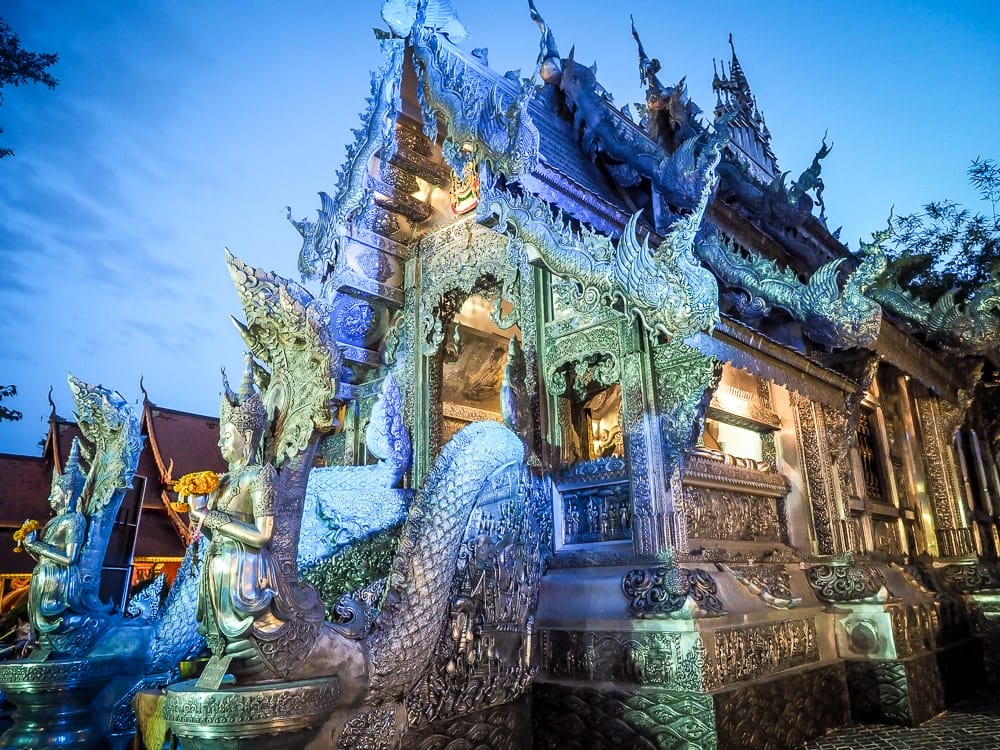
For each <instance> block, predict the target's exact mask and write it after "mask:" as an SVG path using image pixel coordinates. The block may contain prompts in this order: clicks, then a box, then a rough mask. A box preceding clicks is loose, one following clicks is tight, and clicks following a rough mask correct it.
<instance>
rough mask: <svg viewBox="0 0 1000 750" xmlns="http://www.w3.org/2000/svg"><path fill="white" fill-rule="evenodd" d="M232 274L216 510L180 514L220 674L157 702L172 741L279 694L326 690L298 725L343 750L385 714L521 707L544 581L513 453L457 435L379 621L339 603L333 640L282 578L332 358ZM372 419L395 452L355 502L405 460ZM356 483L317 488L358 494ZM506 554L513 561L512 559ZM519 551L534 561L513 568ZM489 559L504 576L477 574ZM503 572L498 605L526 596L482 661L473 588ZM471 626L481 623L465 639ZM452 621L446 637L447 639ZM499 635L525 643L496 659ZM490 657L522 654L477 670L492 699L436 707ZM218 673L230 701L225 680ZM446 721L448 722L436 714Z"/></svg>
mask: <svg viewBox="0 0 1000 750" xmlns="http://www.w3.org/2000/svg"><path fill="white" fill-rule="evenodd" d="M227 261H228V263H229V268H230V273H231V275H232V276H233V278H234V281H235V283H236V286H237V289H238V292H239V294H240V297H241V301H242V303H243V307H244V311H245V313H246V317H247V323H246V324H239V323H238V324H237V325H238V327H239V328H240V331H241V332H242V334H243V337H244V340H245V341H246V343H247V345H248V346H249V348H250V350H251V352H252V353H253V355H254V358H255V361H254V362H253V363H252V367H248V369H247V375H246V376H245V378H244V381H243V384H242V386H241V387H240V389H239V392H238V393H233V392H232V391H230V390H229V388H228V386H227V388H226V394H225V395H224V397H223V402H222V408H221V419H220V440H219V445H220V448H221V450H222V453H223V456H224V458H225V459H226V460H227V462H228V463H229V472H228V473H227V474H226V475H224V476H223V477H222V478H221V480H220V482H219V485H218V486H217V487H216V488H215V489H214V490H213V491H212V492H211V493H208V494H207V495H203V496H198V497H191V498H190V499H189V503H190V505H191V515H192V518H193V520H194V522H195V523H196V525H197V528H198V530H199V532H200V534H202V535H204V536H205V537H206V538H207V539H208V540H209V543H208V552H207V555H206V559H205V562H204V564H203V567H202V573H201V582H200V589H199V601H198V621H199V624H198V627H199V629H200V630H201V632H203V633H204V634H205V636H206V640H207V642H208V644H209V646H210V648H211V649H212V652H213V661H214V662H215V664H214V665H213V664H212V663H210V664H209V666H208V667H206V671H205V675H203V677H202V679H201V681H200V682H199V683H198V684H197V685H195V686H194V687H189V686H188V683H185V684H183V685H180V686H175V687H174V688H171V690H170V691H168V697H167V703H166V706H165V709H164V716H165V718H166V719H167V721H168V723H170V724H171V726H172V727H174V729H175V731H176V732H178V734H180V735H181V737H182V740H183V741H184V742H185V743H187V741H188V740H187V739H185V737H189V736H195V735H197V733H198V731H201V730H199V729H198V728H196V727H194V725H193V724H191V723H190V722H191V715H192V713H191V711H192V710H195V711H197V710H200V709H197V708H194V709H192V706H194V703H193V701H201V704H199V705H206V704H205V701H207V702H208V704H211V703H212V701H213V700H217V701H224V700H225V699H226V698H227V697H233V696H236V698H234V699H240V700H242V698H241V697H240V696H244V695H247V694H249V693H254V691H258V693H265V692H267V691H272V692H273V691H278V692H280V691H281V690H283V689H285V688H284V687H283V686H289V687H288V689H292V690H294V689H296V686H301V685H307V686H311V687H312V688H315V687H316V686H317V685H323V684H326V685H334V684H335V685H336V688H335V689H331V690H327V691H326V692H323V693H321V695H322V698H323V699H322V700H320V701H318V703H323V700H325V701H326V703H325V704H324V706H318V705H312V706H310V710H313V711H314V712H315V713H316V716H317V718H316V721H315V723H322V722H324V721H327V719H328V718H329V716H330V715H334V714H336V715H335V716H334V719H330V721H332V722H334V723H335V725H336V726H331V728H330V731H331V732H332V733H333V735H337V733H338V732H339V733H340V734H341V735H342V736H341V740H340V741H341V745H340V746H342V747H352V746H355V745H354V744H353V743H355V742H357V741H359V740H358V738H359V737H361V736H362V735H364V733H365V732H366V731H367V730H366V729H365V726H366V723H365V717H367V716H368V715H369V714H370V713H371V711H373V710H375V709H379V710H384V709H385V707H387V706H388V707H389V710H393V711H395V710H398V711H399V712H400V715H404V714H405V715H406V717H407V718H406V719H403V720H401V722H400V723H402V724H404V725H407V726H416V725H419V724H421V722H423V723H427V722H428V721H432V720H434V719H436V718H438V717H439V716H441V715H449V712H451V713H454V712H455V711H456V710H462V711H469V710H475V709H476V708H477V707H482V706H483V705H490V704H491V703H493V702H496V701H497V700H498V696H503V697H504V700H511V699H513V698H516V697H517V695H518V694H520V692H521V691H523V690H524V688H525V686H526V685H527V681H528V679H529V678H530V675H531V674H532V672H531V669H530V667H529V660H528V653H529V651H530V630H531V626H530V622H529V621H530V613H531V612H532V611H533V608H534V596H535V595H536V592H537V582H538V579H539V578H540V575H541V556H540V553H539V549H540V543H541V542H540V540H541V535H540V533H539V532H538V524H537V523H536V516H535V513H536V509H538V508H541V507H542V506H543V504H544V503H543V502H542V500H541V499H542V498H543V497H546V495H545V492H546V485H545V484H544V483H543V481H542V480H541V479H540V478H538V477H535V476H532V474H531V472H530V471H529V470H528V469H527V467H526V466H525V463H524V456H525V449H524V444H523V443H522V441H521V440H520V438H518V437H517V435H515V434H514V433H513V432H511V431H510V430H509V429H508V428H506V427H503V426H501V425H499V424H495V423H475V424H472V425H470V426H468V427H466V428H465V429H463V430H461V431H460V432H459V433H458V434H457V435H456V436H455V437H454V438H453V439H452V440H451V441H450V442H449V443H448V444H447V445H445V446H444V448H443V449H442V450H441V453H440V454H439V456H438V458H437V460H436V462H435V464H434V466H433V468H432V471H431V472H430V474H429V476H428V478H427V480H426V482H425V484H424V486H423V487H422V488H420V489H419V490H418V491H416V493H415V494H414V496H413V501H412V504H411V506H410V509H409V512H408V514H407V516H406V521H405V523H404V525H403V528H402V531H401V532H400V540H399V543H398V548H397V552H396V555H395V559H394V562H393V564H392V567H391V572H390V575H389V578H388V581H387V584H386V588H385V595H384V597H383V598H382V600H381V601H380V602H378V603H377V605H376V609H377V610H378V614H377V616H376V617H375V618H374V621H371V622H370V621H369V620H368V619H367V618H366V617H364V616H362V614H361V612H362V609H363V607H362V606H361V604H360V603H357V602H355V603H354V605H355V606H351V602H350V601H349V600H348V601H347V602H346V604H345V606H339V607H332V608H331V609H332V610H333V612H334V617H335V618H336V617H338V616H339V618H340V619H341V620H342V621H341V622H331V621H327V620H325V619H324V602H323V601H322V600H321V599H320V598H319V596H318V594H317V593H316V591H315V590H314V589H313V588H312V587H311V586H310V585H309V584H308V583H307V582H305V581H304V580H303V579H302V578H301V577H300V575H299V572H298V568H297V566H296V565H295V562H296V555H297V550H298V543H299V534H300V523H301V518H302V510H303V505H304V498H305V496H306V480H307V475H308V469H309V467H311V466H312V460H313V456H314V454H315V451H316V448H317V442H318V440H319V438H320V437H321V436H322V435H323V434H324V433H325V432H329V430H330V429H331V428H332V427H333V426H334V415H335V414H336V412H337V406H338V405H339V404H338V402H339V401H340V400H341V397H340V396H339V395H337V393H338V392H337V386H338V377H339V373H340V356H339V353H338V351H337V349H336V346H335V344H334V342H333V341H332V338H331V336H330V334H329V327H328V326H327V325H326V323H327V320H328V318H327V309H326V302H325V301H324V300H322V299H317V298H313V297H312V296H311V295H310V294H309V292H307V291H306V290H305V289H304V288H302V287H301V286H299V285H298V284H295V283H294V282H291V281H288V280H285V279H282V278H280V277H278V276H276V275H273V274H269V273H266V272H263V271H260V270H257V269H254V268H251V267H250V266H247V265H246V264H244V263H242V262H241V261H239V260H238V259H236V258H235V257H233V256H231V255H230V256H228V257H227ZM255 381H256V383H255ZM387 381H388V382H387V384H386V385H385V386H384V389H383V394H382V398H381V399H380V403H382V404H385V403H389V404H390V405H391V404H392V403H393V402H394V401H395V400H398V389H396V387H395V385H394V384H393V383H392V381H391V378H387ZM292 384H294V387H291V385H292ZM257 386H260V390H258V387H257ZM379 408H382V407H376V409H375V412H376V413H375V414H373V421H374V422H376V423H377V425H376V426H377V427H378V428H381V429H382V430H384V429H386V427H388V428H389V429H390V430H393V431H394V434H393V435H390V436H387V437H383V436H379V435H377V434H376V435H373V436H371V437H370V438H369V442H370V443H371V444H372V445H373V446H375V447H378V444H379V443H380V442H381V443H383V444H382V445H381V450H380V451H378V452H380V453H381V454H382V455H383V456H385V457H386V458H387V459H389V460H388V461H384V462H383V466H382V467H381V468H379V469H376V468H375V467H370V468H369V470H368V472H367V474H373V476H372V477H368V478H366V479H364V480H363V481H362V482H361V484H362V486H363V485H365V484H371V483H370V481H369V480H371V479H374V474H378V473H385V474H386V476H385V477H382V478H381V479H378V480H377V481H375V484H378V485H380V486H382V487H383V488H385V487H387V486H388V487H391V486H392V484H395V483H396V482H397V481H398V478H399V473H400V466H401V465H405V464H401V463H400V462H401V461H402V460H403V459H404V458H406V459H408V456H404V453H405V454H408V452H409V451H408V437H406V438H405V440H404V439H403V436H401V434H400V431H399V429H398V428H399V427H400V424H399V423H397V422H396V420H394V419H390V418H386V417H385V415H382V416H380V415H379V414H378V409H379ZM395 408H396V407H391V408H390V411H394V410H395ZM378 431H379V430H378V429H376V430H374V432H376V433H377V432H378ZM402 432H404V433H405V428H403V430H402ZM404 443H405V448H406V450H405V451H404V450H402V448H403V447H404V446H403V444H404ZM359 468H361V467H328V468H326V469H323V471H324V472H326V473H329V474H334V475H335V474H337V473H338V472H342V473H343V474H344V477H345V478H347V477H351V476H354V477H355V478H356V479H361V477H360V476H356V475H357V472H358V470H359ZM371 486H374V485H371ZM359 489H361V488H360V487H359ZM361 491H364V490H363V489H361ZM546 501H547V497H546ZM512 545H513V546H515V547H517V550H518V554H512V553H513V552H514V551H515V550H514V549H513V547H512ZM525 547H528V548H530V550H533V555H532V554H529V555H527V556H524V555H521V554H520V551H521V550H522V549H523V548H525ZM493 553H496V554H498V555H500V561H498V562H495V563H493V562H489V563H488V562H487V561H486V558H489V559H491V560H492V559H493V558H492V557H490V555H491V554H493ZM522 559H528V560H534V561H536V562H535V564H534V565H532V566H531V570H530V571H529V570H526V569H525V563H524V562H517V564H516V565H515V566H514V567H513V568H510V569H509V570H508V569H506V568H505V567H504V565H505V564H506V563H504V564H501V562H503V561H515V560H522ZM512 564H513V563H512ZM502 570H506V573H503V575H506V576H507V578H509V581H507V585H505V586H504V587H502V588H503V589H504V590H505V591H508V592H516V591H518V590H520V591H521V593H520V594H518V595H517V596H515V597H514V598H513V599H510V595H508V599H509V600H508V601H507V602H506V604H505V605H504V606H502V607H497V608H496V611H502V612H504V613H505V614H504V618H505V619H504V622H505V623H506V624H505V625H504V626H503V627H498V629H497V633H496V634H495V636H488V637H489V638H490V640H489V643H485V644H484V643H480V642H479V639H481V638H484V637H487V636H483V635H482V634H481V633H480V631H479V630H477V631H475V632H473V630H471V629H469V628H471V627H472V626H471V622H472V620H470V619H469V617H470V615H469V613H470V612H473V611H475V610H476V609H477V607H479V608H482V604H481V602H479V601H478V600H477V598H476V597H477V596H478V595H477V594H474V593H473V592H474V591H477V590H479V591H481V590H482V582H481V579H482V576H483V575H499V573H497V572H496V571H502ZM477 586H478V589H477ZM463 587H464V588H463ZM463 592H465V593H463ZM326 604H329V603H326ZM482 619H483V616H482V615H480V616H479V620H478V621H480V622H481V621H482ZM487 619H488V618H487ZM449 620H450V621H451V623H452V627H451V628H448V627H446V623H447V622H448V621H449ZM463 623H464V624H463ZM511 624H512V625H513V627H511ZM466 625H467V626H468V627H466ZM500 631H503V632H500ZM512 631H516V633H517V638H521V639H522V640H521V641H518V643H514V644H512V643H507V644H506V646H504V647H503V648H501V647H500V646H497V645H496V643H499V642H501V641H504V640H505V638H507V636H508V635H509V634H510V633H511V632H512ZM452 635H455V638H452V637H451V636H452ZM442 643H445V644H446V645H444V646H443V645H442ZM447 644H453V645H454V648H452V647H451V646H448V645H447ZM449 649H450V650H449ZM451 652H455V653H451ZM473 652H475V654H477V655H470V654H472V653H473ZM500 652H503V653H505V654H518V656H515V657H513V661H514V663H513V666H512V668H511V669H507V670H501V669H498V668H497V666H496V664H494V665H493V666H492V667H489V670H490V671H491V672H495V673H496V676H497V677H498V678H499V679H500V680H501V681H503V680H507V682H509V683H510V684H506V683H504V685H499V684H497V685H494V686H493V687H492V688H491V690H490V691H488V692H486V693H484V692H475V691H472V692H471V693H469V692H466V693H462V694H463V695H464V696H465V697H464V698H463V699H462V701H464V702H462V701H459V702H458V705H460V706H464V708H458V709H456V708H455V706H456V702H455V700H451V701H445V700H444V698H443V696H441V695H440V691H439V690H437V688H436V686H437V685H438V684H439V683H440V679H445V678H441V675H446V676H447V679H454V675H455V673H456V670H457V672H458V673H462V669H459V668H458V667H457V666H456V665H457V664H459V663H461V664H462V665H463V667H462V668H463V669H466V671H468V669H471V668H472V667H470V666H469V665H474V664H476V663H477V660H478V661H480V662H482V663H483V664H490V663H492V662H491V660H493V661H496V659H498V658H500V657H499V656H498V653H500ZM449 654H450V655H449ZM435 655H436V656H435ZM448 664H451V667H450V668H449V667H448ZM227 673H228V674H230V675H232V677H233V678H234V679H235V686H233V687H230V686H229V684H228V683H229V682H230V679H229V678H224V677H223V676H224V675H225V674H227ZM435 675H438V677H435ZM439 678H440V679H439ZM324 680H325V681H326V682H325V683H324ZM224 682H225V683H226V684H223V683H224ZM471 682H472V681H467V682H466V683H463V684H465V685H466V687H468V685H469V684H471ZM494 682H496V678H494ZM460 692H461V691H460ZM255 694H257V693H255ZM317 694H320V693H317ZM331 696H332V697H331ZM445 704H447V706H449V707H450V708H448V709H444V708H442V707H443V706H445ZM303 710H306V709H303ZM323 711H325V714H323ZM442 712H443V714H442ZM219 713H220V712H218V711H217V712H216V714H215V715H209V714H207V713H206V714H205V720H206V721H222V720H223V719H220V718H219V716H218V714H219ZM321 714H322V715H321ZM352 717H353V720H352ZM185 722H187V723H185ZM234 731H235V730H234ZM186 732H187V734H185V733H186ZM349 738H352V739H349ZM345 743H347V744H345Z"/></svg>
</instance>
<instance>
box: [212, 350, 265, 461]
mask: <svg viewBox="0 0 1000 750" xmlns="http://www.w3.org/2000/svg"><path fill="white" fill-rule="evenodd" d="M222 385H223V387H224V388H225V391H224V393H223V395H222V401H221V403H220V405H219V419H220V424H223V425H224V424H227V423H228V424H232V425H233V426H234V427H235V428H236V429H237V430H239V431H240V432H247V431H249V432H251V433H252V435H253V437H252V442H253V444H254V447H256V446H257V445H258V444H259V442H260V438H261V436H262V435H263V434H264V423H265V422H266V421H267V411H266V409H265V408H264V400H263V398H262V397H261V394H260V391H258V390H257V387H256V386H255V385H254V380H253V358H252V357H251V356H250V355H249V354H248V355H247V359H246V369H245V371H244V373H243V382H242V383H240V389H239V392H238V393H233V391H232V389H231V388H230V387H229V380H228V378H227V377H226V371H225V370H223V371H222Z"/></svg>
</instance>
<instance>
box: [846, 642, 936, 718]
mask: <svg viewBox="0 0 1000 750" xmlns="http://www.w3.org/2000/svg"><path fill="white" fill-rule="evenodd" d="M845 666H846V668H847V686H848V691H849V692H850V695H851V717H852V718H853V719H854V720H855V721H858V722H876V723H880V724H902V725H904V726H917V725H919V724H923V723H924V722H925V721H927V720H928V719H931V718H933V717H934V716H936V715H937V714H939V713H941V712H942V711H943V710H944V708H945V701H944V689H943V688H942V685H941V675H940V673H939V672H938V664H937V657H936V656H935V654H934V653H926V654H922V655H920V656H913V657H910V658H908V659H886V660H870V661H860V660H859V661H854V660H848V661H847V662H846V663H845Z"/></svg>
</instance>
